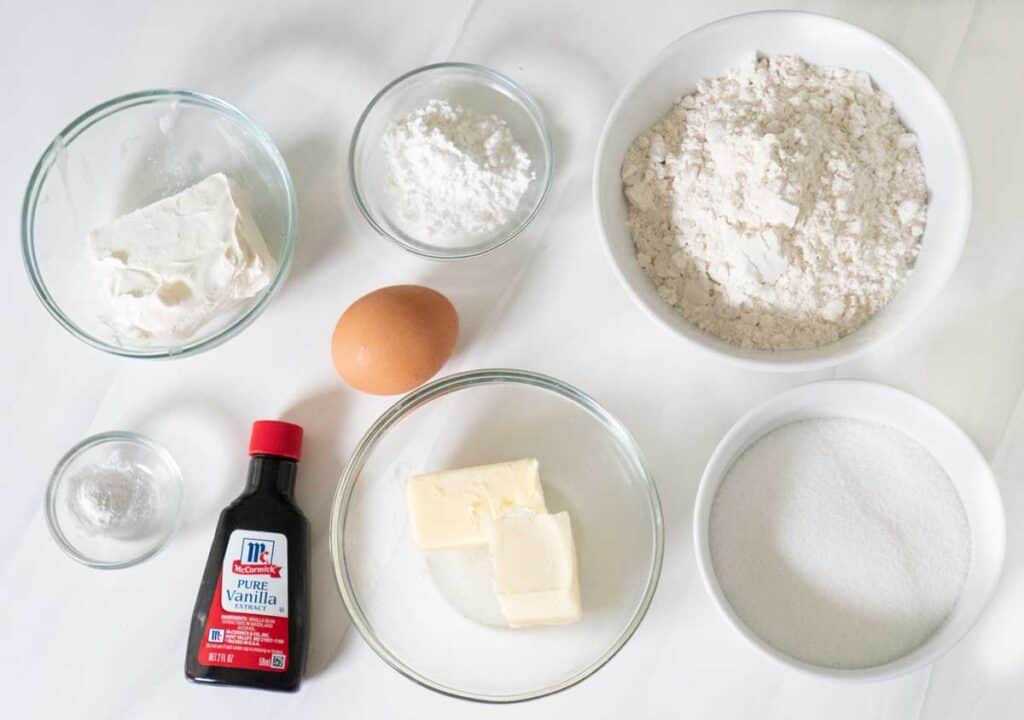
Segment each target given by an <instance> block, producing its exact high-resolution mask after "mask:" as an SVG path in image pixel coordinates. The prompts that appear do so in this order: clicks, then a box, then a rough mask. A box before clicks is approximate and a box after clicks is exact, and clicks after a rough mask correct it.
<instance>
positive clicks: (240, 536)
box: [220, 529, 288, 617]
mask: <svg viewBox="0 0 1024 720" xmlns="http://www.w3.org/2000/svg"><path fill="white" fill-rule="evenodd" d="M220 601H221V605H222V606H223V608H224V611H225V612H233V613H246V614H249V615H270V616H272V617H288V538H287V537H285V536H284V535H282V534H281V533H276V532H263V531H260V530H241V529H239V530H234V531H232V533H231V537H230V538H228V547H227V550H226V551H225V552H224V565H223V568H222V569H221V596H220Z"/></svg>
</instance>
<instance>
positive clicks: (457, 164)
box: [382, 100, 534, 247]
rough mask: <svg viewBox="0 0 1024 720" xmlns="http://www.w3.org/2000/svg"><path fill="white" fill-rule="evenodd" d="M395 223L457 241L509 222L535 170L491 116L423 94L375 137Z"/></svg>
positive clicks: (448, 242)
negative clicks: (380, 136) (417, 103)
mask: <svg viewBox="0 0 1024 720" xmlns="http://www.w3.org/2000/svg"><path fill="white" fill-rule="evenodd" d="M382 145H383V151H384V159H385V162H386V164H387V179H386V183H387V188H388V190H389V191H390V194H391V196H392V198H393V200H394V202H393V205H394V208H395V210H396V214H397V217H396V221H397V223H398V224H399V225H400V226H401V227H402V229H403V230H405V231H406V232H408V233H409V234H410V235H412V236H413V237H414V238H415V239H417V240H421V241H424V242H428V243H431V244H435V245H441V246H447V247H458V246H460V245H466V244H472V242H474V240H479V238H480V237H481V236H484V235H486V234H488V233H493V232H495V231H496V230H498V229H500V228H502V227H503V226H505V225H508V224H509V223H510V221H511V220H512V219H513V218H514V217H515V216H516V211H517V210H518V208H519V204H520V202H521V201H522V198H523V195H524V194H525V193H526V190H527V188H528V187H529V186H530V183H531V182H533V180H534V173H533V171H532V170H531V169H530V165H531V162H530V156H529V154H528V153H527V152H526V150H524V149H523V147H522V145H520V144H519V143H518V142H517V141H516V138H515V137H514V136H513V134H512V131H511V129H510V128H509V126H508V123H506V122H505V121H504V120H503V119H502V118H500V117H498V116H497V115H484V114H481V113H478V112H476V111H474V110H470V109H468V108H465V107H462V106H461V105H453V104H451V103H449V102H447V101H446V100H430V101H429V102H427V103H426V104H425V105H424V106H422V107H420V108H418V109H416V110H414V111H413V112H411V113H409V114H408V115H406V116H405V117H402V118H400V119H398V120H396V121H395V122H393V123H391V125H390V126H389V127H388V128H387V130H386V131H385V133H384V137H383V140H382Z"/></svg>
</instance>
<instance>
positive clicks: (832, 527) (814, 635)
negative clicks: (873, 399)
mask: <svg viewBox="0 0 1024 720" xmlns="http://www.w3.org/2000/svg"><path fill="white" fill-rule="evenodd" d="M709 541H710V554H711V561H712V564H713V566H714V572H715V575H716V576H717V578H718V582H719V584H720V586H721V588H722V591H723V593H724V595H725V597H726V599H727V601H728V603H729V604H730V605H731V606H732V609H733V610H734V611H735V613H736V614H737V615H738V616H739V618H740V619H741V620H742V621H743V622H744V623H745V624H746V625H747V627H748V628H749V629H750V630H751V631H752V632H753V633H754V634H756V635H758V636H759V637H760V638H761V639H762V640H763V641H765V642H766V643H768V644H769V645H771V646H773V647H775V648H776V649H778V650H780V651H782V652H783V653H786V654H787V655H790V656H792V657H794V658H796V659H798V660H802V661H804V662H806V663H810V664H812V665H816V666H823V667H831V668H840V669H854V668H867V667H873V666H878V665H882V664H884V663H887V662H890V661H893V660H895V659H897V658H900V657H902V656H904V655H906V654H907V653H909V652H911V651H913V650H914V649H915V648H917V647H919V646H920V645H921V644H922V643H924V642H926V641H927V640H928V638H929V637H930V636H932V635H933V634H934V633H935V632H936V631H937V630H938V629H939V628H940V627H941V626H942V625H943V623H944V622H945V621H946V619H947V618H948V617H949V616H950V614H951V613H952V611H953V610H954V608H955V606H956V603H957V600H958V598H959V595H960V592H961V588H962V587H963V585H964V579H965V577H966V575H967V572H968V567H969V564H970V557H971V535H970V527H969V525H968V521H967V515H966V513H965V510H964V506H963V504H962V502H961V499H960V497H959V496H958V494H957V491H956V489H955V488H954V486H953V483H952V482H951V480H950V478H949V476H948V475H947V474H946V472H945V470H943V468H942V467H941V466H940V465H939V463H938V462H936V460H935V459H934V458H933V457H932V455H931V454H930V453H929V452H928V450H926V449H925V448H924V447H922V446H921V445H919V444H918V443H917V442H915V441H914V440H912V439H911V438H909V437H908V436H906V435H904V434H903V433H901V432H899V431H898V430H895V429H893V428H890V427H886V426H884V425H881V424H877V423H872V422H866V421H863V420H853V419H839V418H817V419H811V420H802V421H799V422H793V423H790V424H787V425H783V426H782V427H779V428H777V429H775V430H774V431H772V432H769V433H768V434H767V435H765V436H763V437H761V438H760V439H759V440H758V441H756V442H755V443H754V444H753V445H752V446H751V447H749V448H748V449H747V450H746V451H745V452H744V453H743V454H742V455H740V456H739V458H738V459H737V460H736V462H735V463H734V464H733V465H732V467H731V468H730V470H729V471H728V473H727V475H726V476H725V478H724V480H723V481H722V484H721V486H720V487H719V489H718V492H717V494H716V496H715V499H714V502H713V504H712V506H711V513H710V523H709Z"/></svg>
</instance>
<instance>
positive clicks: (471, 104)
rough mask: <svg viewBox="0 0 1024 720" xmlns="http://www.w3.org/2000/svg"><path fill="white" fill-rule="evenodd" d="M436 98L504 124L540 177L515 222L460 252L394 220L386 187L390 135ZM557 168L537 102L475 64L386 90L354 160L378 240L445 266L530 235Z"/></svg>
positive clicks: (356, 189)
mask: <svg viewBox="0 0 1024 720" xmlns="http://www.w3.org/2000/svg"><path fill="white" fill-rule="evenodd" d="M435 99H437V100H449V101H450V102H452V103H453V104H458V105H462V106H463V107H466V108H468V109H471V110H475V111H476V112H479V113H482V114H486V115H492V114H493V115H497V116H498V117H500V118H503V119H504V120H505V121H506V122H507V123H508V125H509V128H510V129H511V131H512V134H513V135H514V136H515V138H516V140H517V141H518V142H519V144H520V145H522V146H523V149H524V150H526V152H527V153H528V154H529V155H530V159H531V161H532V170H533V172H534V173H535V174H536V177H535V178H534V180H533V182H532V183H530V186H529V188H528V189H527V191H526V194H525V195H523V197H522V200H521V201H520V203H519V208H518V210H517V211H516V214H515V215H514V217H513V218H512V219H511V220H510V221H509V222H508V223H506V224H505V225H504V226H502V227H500V228H498V229H496V230H495V231H494V232H493V233H489V234H487V235H482V236H475V237H470V238H465V239H464V241H460V242H459V243H458V245H457V246H454V247H449V246H441V245H438V244H431V243H429V242H425V241H424V240H422V239H420V238H416V237H413V236H412V235H410V234H409V233H407V232H406V231H404V230H403V229H402V227H401V225H400V223H398V222H396V220H395V219H394V215H395V213H394V212H393V210H392V208H391V203H390V201H389V200H390V198H391V197H392V193H390V192H389V191H388V188H387V187H385V184H386V180H387V170H386V168H387V162H386V161H385V159H384V157H383V151H382V148H381V139H382V137H383V135H384V132H385V131H386V130H387V128H388V126H389V125H390V124H391V123H392V122H393V121H395V120H397V119H399V118H401V117H403V116H404V115H407V114H409V113H410V112H412V111H414V110H416V109H417V108H419V107H422V106H423V105H424V104H425V103H426V102H427V101H429V100H435ZM551 167H552V154H551V140H550V137H549V135H548V129H547V125H546V124H545V122H544V115H543V113H542V112H541V110H540V107H538V105H537V103H536V102H534V100H533V98H531V97H530V96H529V95H528V94H527V93H526V91H525V90H523V89H522V88H521V87H519V86H518V85H517V84H516V83H514V82H513V81H512V80H510V79H508V78H507V77H505V76H504V75H502V74H500V73H498V72H495V71H494V70H491V69H490V68H486V67H483V66H481V65H471V64H468V63H437V64H435V65H427V66H425V67H421V68H418V69H416V70H413V71H411V72H408V73H406V74H405V75H402V76H401V77H399V78H398V79H396V80H394V81H392V82H391V83H389V84H388V85H386V86H385V87H384V89H383V90H381V91H380V92H379V93H377V96H376V97H375V98H373V100H371V101H370V104H369V105H367V107H366V110H364V111H363V114H362V116H361V117H360V118H359V122H357V123H356V127H355V130H354V131H353V133H352V143H351V146H350V147H349V156H348V168H349V175H350V179H351V182H352V192H353V193H354V194H355V199H356V205H358V206H359V210H360V211H361V212H362V213H363V217H365V218H366V220H367V221H368V222H369V223H370V225H371V226H373V228H374V229H375V230H376V231H377V232H378V233H380V234H381V235H383V236H384V237H386V238H388V239H389V240H392V241H394V242H396V243H398V245H400V246H401V247H403V248H405V249H406V250H408V251H410V252H412V253H415V254H417V255H421V256H423V257H428V258H434V259H437V260H454V259H458V258H466V257H473V256H475V255H482V254H483V253H486V252H490V251H491V250H494V249H495V248H498V247H501V246H502V245H504V244H505V243H507V242H508V241H510V240H511V239H512V238H514V237H516V236H517V235H519V234H520V233H521V232H523V230H525V229H526V226H527V225H529V224H530V221H531V220H533V218H534V217H535V216H536V215H537V212H538V211H539V210H540V206H541V204H542V203H543V202H544V197H545V196H546V195H547V192H548V188H549V187H550V185H551Z"/></svg>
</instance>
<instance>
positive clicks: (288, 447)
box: [249, 420, 302, 460]
mask: <svg viewBox="0 0 1024 720" xmlns="http://www.w3.org/2000/svg"><path fill="white" fill-rule="evenodd" d="M249 454H250V455H280V456H281V457H286V458H291V459H292V460H298V459H299V457H300V456H301V455H302V428H301V427H300V426H298V425H293V424H292V423H289V422H282V421H281V420H257V421H256V422H254V423H253V424H252V435H250V436H249Z"/></svg>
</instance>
